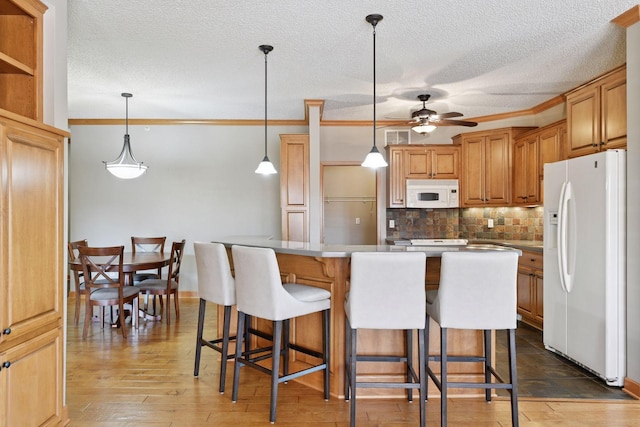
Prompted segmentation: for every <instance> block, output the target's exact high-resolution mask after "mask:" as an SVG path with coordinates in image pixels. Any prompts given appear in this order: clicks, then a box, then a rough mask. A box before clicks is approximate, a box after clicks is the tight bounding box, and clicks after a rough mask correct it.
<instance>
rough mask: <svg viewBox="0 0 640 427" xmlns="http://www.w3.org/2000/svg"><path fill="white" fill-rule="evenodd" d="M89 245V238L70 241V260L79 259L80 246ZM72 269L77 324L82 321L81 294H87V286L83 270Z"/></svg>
mask: <svg viewBox="0 0 640 427" xmlns="http://www.w3.org/2000/svg"><path fill="white" fill-rule="evenodd" d="M88 245H89V243H88V242H87V239H84V240H76V241H74V242H69V244H68V246H67V247H68V249H69V261H75V260H76V259H78V247H79V246H88ZM72 271H73V281H74V289H75V297H76V303H75V306H76V307H75V308H76V311H75V313H74V315H73V321H74V323H75V324H76V325H77V324H78V322H79V321H80V300H81V296H84V295H85V294H86V292H85V291H86V287H85V284H84V274H83V273H82V271H77V270H72Z"/></svg>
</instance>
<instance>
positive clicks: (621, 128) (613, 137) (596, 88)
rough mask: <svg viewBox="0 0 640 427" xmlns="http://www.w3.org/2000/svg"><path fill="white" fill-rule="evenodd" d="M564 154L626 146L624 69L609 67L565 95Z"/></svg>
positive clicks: (578, 154)
mask: <svg viewBox="0 0 640 427" xmlns="http://www.w3.org/2000/svg"><path fill="white" fill-rule="evenodd" d="M567 137H568V144H567V157H578V156H583V155H586V154H591V153H596V152H598V151H603V150H608V149H612V148H626V146H627V72H626V68H625V67H621V68H618V69H616V70H613V71H612V72H611V73H608V74H606V75H604V76H602V77H600V78H598V79H596V80H594V81H593V82H590V83H588V84H586V85H585V86H582V87H580V88H578V89H576V90H574V91H572V92H569V93H568V94H567Z"/></svg>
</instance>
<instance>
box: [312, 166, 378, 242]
mask: <svg viewBox="0 0 640 427" xmlns="http://www.w3.org/2000/svg"><path fill="white" fill-rule="evenodd" d="M376 194H377V175H376V171H375V169H370V168H363V167H362V166H360V165H359V164H358V165H352V164H348V165H344V164H343V165H322V195H323V197H322V200H323V203H322V205H323V209H322V211H323V214H322V217H323V221H322V229H323V232H322V236H323V243H325V244H341V245H375V244H376V243H377V239H378V237H377V230H378V215H377V196H376Z"/></svg>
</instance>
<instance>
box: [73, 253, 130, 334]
mask: <svg viewBox="0 0 640 427" xmlns="http://www.w3.org/2000/svg"><path fill="white" fill-rule="evenodd" d="M78 253H79V257H80V261H81V262H82V272H83V274H84V284H85V288H86V294H85V301H86V308H85V315H84V331H83V333H82V339H87V333H88V332H89V324H90V323H91V314H92V311H93V307H94V306H99V307H105V306H117V307H118V316H119V322H120V326H121V329H122V337H123V338H127V330H126V328H125V327H124V323H125V311H124V304H125V303H128V304H131V305H132V306H133V308H132V311H131V324H132V326H134V327H135V328H137V327H138V295H139V293H138V288H136V287H134V286H125V284H124V281H125V277H124V273H123V268H122V255H123V253H124V246H111V247H90V246H79V247H78ZM112 321H113V319H112ZM102 327H103V328H104V316H102Z"/></svg>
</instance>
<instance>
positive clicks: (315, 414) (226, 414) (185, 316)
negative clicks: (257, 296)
mask: <svg viewBox="0 0 640 427" xmlns="http://www.w3.org/2000/svg"><path fill="white" fill-rule="evenodd" d="M70 302H71V303H73V301H70ZM180 305H181V317H180V319H178V320H176V321H175V322H174V319H173V318H172V324H171V326H169V327H168V326H167V325H166V324H165V323H163V322H146V323H144V322H141V325H140V329H139V330H138V331H133V332H131V333H130V335H129V337H128V338H127V339H126V341H125V340H123V339H122V335H121V333H120V331H119V330H117V329H112V328H105V329H101V328H100V324H99V323H94V324H93V325H92V327H91V329H90V334H89V338H88V339H87V340H86V341H83V340H82V327H81V326H78V327H76V326H74V325H73V312H71V313H69V316H68V319H70V320H71V322H70V323H69V326H68V329H67V331H68V336H67V367H66V369H67V384H66V402H67V405H68V408H69V416H70V418H71V426H72V427H84V426H87V427H88V426H91V427H133V426H135V427H147V426H148V427H151V426H153V427H182V426H247V427H251V426H267V425H270V424H269V422H268V413H269V383H268V378H267V377H266V376H265V375H263V374H261V373H259V372H256V371H254V370H250V369H244V370H243V371H242V376H241V388H240V395H239V401H238V402H237V403H235V404H234V403H231V375H232V371H233V370H232V369H230V370H229V372H228V380H227V382H228V384H229V387H228V389H227V393H226V394H224V395H221V394H219V393H218V391H217V386H218V378H219V377H218V375H219V367H218V363H217V354H214V353H213V352H212V351H210V350H208V349H203V359H202V365H201V370H200V377H199V378H198V379H195V378H194V377H193V362H194V347H195V334H196V322H197V306H198V305H197V300H196V299H186V298H183V299H181V304H180ZM69 307H71V311H73V308H72V307H73V304H69ZM209 310H210V311H211V314H213V312H214V310H215V308H214V307H213V306H209ZM126 327H128V328H130V327H131V326H130V324H127V325H126ZM214 328H215V322H214V320H213V316H211V317H209V322H208V324H207V326H206V329H205V332H206V331H213V330H214ZM439 403H440V402H439V399H431V400H429V402H428V404H427V424H428V426H438V425H440V411H439ZM34 404H36V403H35V402H34ZM418 410H419V408H418V405H415V404H409V403H407V402H406V401H404V400H401V399H385V400H359V401H358V426H416V425H418V416H419V413H418ZM449 410H450V414H449V420H450V422H449V425H450V426H452V427H456V426H493V427H498V426H508V425H510V413H509V403H508V400H506V399H504V398H498V399H496V400H494V402H493V403H491V404H487V403H486V402H484V401H483V400H481V399H475V398H473V399H469V398H466V399H450V404H449ZM348 422H349V403H346V402H344V401H342V400H338V399H331V400H330V401H329V402H325V401H324V400H323V398H322V394H321V393H320V392H319V391H315V390H311V389H308V388H306V387H304V386H301V385H299V384H296V383H295V382H290V383H289V384H281V385H280V399H279V400H278V419H277V421H276V425H280V426H317V427H321V426H347V425H348ZM520 424H521V425H522V426H640V403H639V402H638V401H636V400H593V399H589V400H574V399H555V398H527V397H524V398H523V399H522V400H521V403H520Z"/></svg>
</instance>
